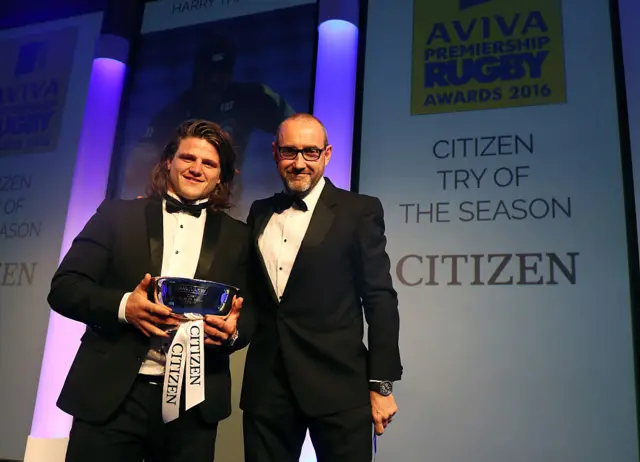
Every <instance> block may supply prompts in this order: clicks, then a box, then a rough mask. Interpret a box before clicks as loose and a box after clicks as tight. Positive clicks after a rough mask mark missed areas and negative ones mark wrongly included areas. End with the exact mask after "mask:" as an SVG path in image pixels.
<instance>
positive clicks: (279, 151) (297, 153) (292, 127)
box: [273, 114, 332, 196]
mask: <svg viewBox="0 0 640 462" xmlns="http://www.w3.org/2000/svg"><path fill="white" fill-rule="evenodd" d="M331 151H332V147H331V145H330V144H328V140H327V131H326V130H325V128H324V125H322V122H320V121H319V120H318V119H317V118H316V117H314V116H312V115H311V114H295V115H293V116H291V117H287V118H286V119H285V120H284V121H283V122H282V123H281V124H280V126H279V127H278V133H277V135H276V139H275V141H274V142H273V158H274V160H275V162H276V165H277V167H278V173H279V174H280V178H282V181H283V183H284V185H285V187H286V189H287V190H288V191H290V192H292V193H294V194H298V195H302V196H304V195H306V194H308V193H309V191H311V189H312V188H313V187H314V186H315V185H316V184H317V183H318V181H319V180H320V178H322V176H323V175H324V168H325V166H326V165H327V163H328V162H329V159H330V158H331Z"/></svg>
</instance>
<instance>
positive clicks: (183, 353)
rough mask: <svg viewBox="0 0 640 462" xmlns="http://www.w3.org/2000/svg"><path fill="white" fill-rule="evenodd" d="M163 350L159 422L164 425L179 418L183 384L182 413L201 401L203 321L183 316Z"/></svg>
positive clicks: (189, 315)
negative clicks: (165, 354) (181, 321)
mask: <svg viewBox="0 0 640 462" xmlns="http://www.w3.org/2000/svg"><path fill="white" fill-rule="evenodd" d="M186 317H187V318H189V319H190V320H189V321H185V322H183V323H182V324H180V327H179V328H178V331H177V332H176V334H175V337H174V338H173V341H172V342H171V346H170V347H169V351H167V362H166V365H165V370H164V384H163V386H162V419H163V420H164V422H165V423H167V422H171V421H172V420H175V419H177V418H178V416H179V415H180V397H181V396H182V386H183V383H184V385H185V388H186V390H185V406H184V407H185V411H188V410H189V409H191V408H192V407H194V406H197V405H198V404H200V403H201V402H203V401H204V321H203V318H202V316H200V315H197V314H187V315H186Z"/></svg>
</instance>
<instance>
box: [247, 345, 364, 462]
mask: <svg viewBox="0 0 640 462" xmlns="http://www.w3.org/2000/svg"><path fill="white" fill-rule="evenodd" d="M278 356H279V355H278ZM318 386H324V385H323V384H318ZM336 392H337V393H339V390H336ZM307 429H308V430H309V435H310V437H311V441H312V443H313V447H314V450H315V453H316V457H317V460H318V462H371V458H372V450H373V448H372V439H373V425H372V417H371V405H370V404H367V405H365V406H358V407H354V408H353V409H348V410H345V411H341V412H338V413H335V414H331V415H325V416H319V417H310V416H307V415H305V414H304V412H302V410H301V409H300V407H299V406H298V404H297V402H296V399H295V397H294V395H293V392H292V390H291V387H290V385H289V383H288V380H287V378H286V373H285V371H284V366H283V364H282V361H281V359H280V358H278V359H277V360H276V367H275V370H274V372H273V373H272V374H271V376H270V378H269V380H268V382H267V383H266V384H265V390H264V395H263V396H262V399H261V404H260V405H259V406H258V407H257V408H255V409H251V410H249V411H247V410H245V411H244V413H243V431H244V453H245V462H298V461H299V459H300V453H301V450H302V445H303V443H304V439H305V436H306V432H307Z"/></svg>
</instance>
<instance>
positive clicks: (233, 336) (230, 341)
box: [227, 329, 238, 347]
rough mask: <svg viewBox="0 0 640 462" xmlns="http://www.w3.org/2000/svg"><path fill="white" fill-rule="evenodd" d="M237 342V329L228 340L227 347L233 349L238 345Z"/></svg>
mask: <svg viewBox="0 0 640 462" xmlns="http://www.w3.org/2000/svg"><path fill="white" fill-rule="evenodd" d="M236 340H238V329H236V331H235V332H234V333H233V335H232V336H231V337H229V339H228V340H227V345H228V346H230V347H232V346H233V344H234V343H236Z"/></svg>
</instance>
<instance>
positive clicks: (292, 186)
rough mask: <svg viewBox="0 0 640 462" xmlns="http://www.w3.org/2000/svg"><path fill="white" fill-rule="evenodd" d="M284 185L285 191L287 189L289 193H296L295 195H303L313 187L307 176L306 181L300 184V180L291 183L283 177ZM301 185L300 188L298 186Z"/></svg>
mask: <svg viewBox="0 0 640 462" xmlns="http://www.w3.org/2000/svg"><path fill="white" fill-rule="evenodd" d="M284 185H285V187H286V188H287V191H289V192H290V193H293V194H296V195H299V196H305V195H307V194H308V193H309V191H311V189H312V188H313V186H314V182H313V181H312V180H311V178H309V181H308V182H306V183H305V184H303V185H301V183H300V182H296V183H293V182H291V181H289V180H288V179H286V178H285V180H284ZM301 186H302V188H300V187H301Z"/></svg>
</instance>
